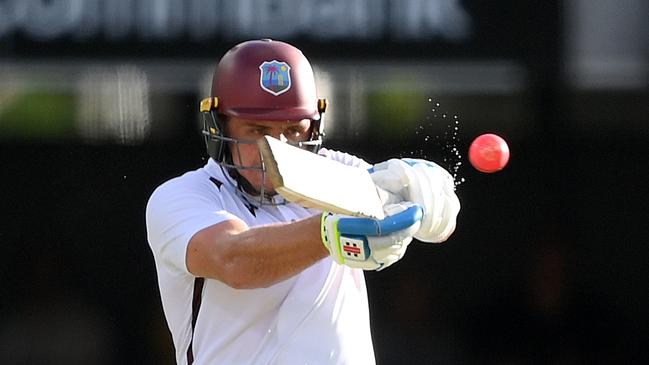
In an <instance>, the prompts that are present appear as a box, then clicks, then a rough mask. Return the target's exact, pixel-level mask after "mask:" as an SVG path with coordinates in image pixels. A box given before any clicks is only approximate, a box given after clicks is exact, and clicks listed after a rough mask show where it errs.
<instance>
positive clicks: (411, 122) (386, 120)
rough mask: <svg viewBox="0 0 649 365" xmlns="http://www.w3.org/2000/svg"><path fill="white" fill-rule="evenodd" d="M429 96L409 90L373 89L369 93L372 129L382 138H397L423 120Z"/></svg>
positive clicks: (369, 114)
mask: <svg viewBox="0 0 649 365" xmlns="http://www.w3.org/2000/svg"><path fill="white" fill-rule="evenodd" d="M428 106H429V103H428V96H426V95H424V94H422V93H417V92H413V91H411V90H408V91H389V92H387V91H372V92H369V93H368V94H367V112H368V120H369V121H370V123H372V128H370V129H369V130H370V131H374V132H375V133H380V134H381V138H386V139H391V140H396V139H400V138H403V133H405V132H406V131H407V130H409V129H412V128H410V127H414V126H416V125H417V124H418V123H420V122H421V121H422V119H423V118H424V115H425V113H426V109H427V108H428Z"/></svg>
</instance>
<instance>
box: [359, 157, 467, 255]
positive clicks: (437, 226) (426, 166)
mask: <svg viewBox="0 0 649 365" xmlns="http://www.w3.org/2000/svg"><path fill="white" fill-rule="evenodd" d="M370 176H371V177H372V180H373V181H374V184H375V185H376V186H377V187H378V188H380V189H383V190H386V191H388V192H389V193H390V194H391V195H388V199H384V200H382V201H383V204H384V205H385V204H387V203H393V202H394V200H395V196H396V199H402V200H403V201H412V202H415V203H417V204H419V205H421V206H422V208H423V209H424V218H423V220H422V223H421V228H420V229H419V231H418V232H417V233H416V234H415V235H414V237H415V238H416V239H418V240H420V241H422V242H443V241H445V240H446V239H447V238H448V237H449V236H450V235H451V233H453V231H454V230H455V225H456V219H457V215H458V213H459V210H460V202H459V200H458V198H457V196H456V195H455V183H454V180H453V177H452V176H451V175H450V174H449V173H448V172H447V171H446V170H444V169H443V168H442V167H440V166H439V165H437V164H435V163H434V162H431V161H426V160H421V159H402V160H398V159H391V160H388V161H385V162H381V163H378V164H376V165H374V167H373V168H372V169H371V175H370ZM382 199H383V198H382ZM384 209H385V207H384Z"/></svg>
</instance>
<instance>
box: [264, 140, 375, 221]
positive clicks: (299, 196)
mask: <svg viewBox="0 0 649 365" xmlns="http://www.w3.org/2000/svg"><path fill="white" fill-rule="evenodd" d="M257 145H258V146H259V151H260V152H261V156H262V162H263V164H264V167H265V169H266V174H268V176H270V180H271V182H272V183H273V186H274V187H275V191H277V193H279V194H280V195H281V196H282V197H284V199H286V200H288V201H290V202H293V203H296V204H299V205H301V206H304V207H307V208H316V209H320V210H324V211H329V212H332V213H338V214H345V215H350V216H355V217H366V218H376V219H383V218H384V213H383V203H382V201H381V199H380V197H379V192H378V191H377V188H376V186H375V185H374V182H373V181H372V178H371V177H370V174H369V172H368V171H366V170H365V169H362V168H359V167H353V166H348V165H345V164H343V163H340V162H337V161H334V160H330V159H328V158H326V157H324V156H320V155H317V154H315V153H312V152H309V151H305V150H303V149H300V148H298V147H295V146H292V145H289V144H288V143H284V142H281V141H280V140H278V139H276V138H273V137H270V136H265V137H264V138H262V139H260V140H259V141H258V142H257Z"/></svg>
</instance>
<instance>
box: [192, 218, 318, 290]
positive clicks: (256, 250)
mask: <svg viewBox="0 0 649 365" xmlns="http://www.w3.org/2000/svg"><path fill="white" fill-rule="evenodd" d="M197 236H198V237H196V238H195V239H192V240H193V241H196V242H195V243H192V244H190V246H192V245H195V246H194V248H196V249H197V250H198V251H196V252H192V250H190V252H189V254H188V255H190V256H193V257H190V258H188V266H189V268H190V271H191V272H192V273H194V274H195V275H197V276H204V277H209V278H213V279H217V280H220V281H222V282H224V283H225V284H227V285H229V286H231V287H234V288H239V289H244V288H246V289H250V288H260V287H267V286H270V285H273V284H275V283H278V282H280V281H282V280H286V279H288V278H290V277H291V276H293V275H296V274H297V273H299V272H301V271H302V270H304V269H306V268H307V267H309V266H311V265H313V264H314V263H316V262H317V261H319V260H320V259H322V258H324V257H326V256H327V255H328V252H327V251H326V249H325V248H324V246H323V244H322V242H321V238H320V217H319V216H315V217H311V218H307V219H304V220H300V221H296V222H291V223H278V224H273V225H266V226H259V227H253V228H248V227H246V226H245V224H243V223H241V225H239V226H237V225H236V224H235V225H232V226H231V227H229V228H228V229H226V230H218V227H216V228H215V230H214V232H210V229H207V230H206V231H204V232H201V233H200V234H199V235H197ZM192 266H193V267H192Z"/></svg>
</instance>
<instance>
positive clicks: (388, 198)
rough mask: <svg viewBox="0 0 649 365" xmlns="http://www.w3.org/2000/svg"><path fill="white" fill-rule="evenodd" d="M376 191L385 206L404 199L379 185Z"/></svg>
mask: <svg viewBox="0 0 649 365" xmlns="http://www.w3.org/2000/svg"><path fill="white" fill-rule="evenodd" d="M376 193H377V194H378V195H379V199H381V203H383V206H385V205H386V204H396V203H401V202H402V201H403V199H402V198H401V196H399V195H398V194H393V193H391V192H389V191H387V190H384V189H381V188H380V187H378V186H376Z"/></svg>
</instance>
